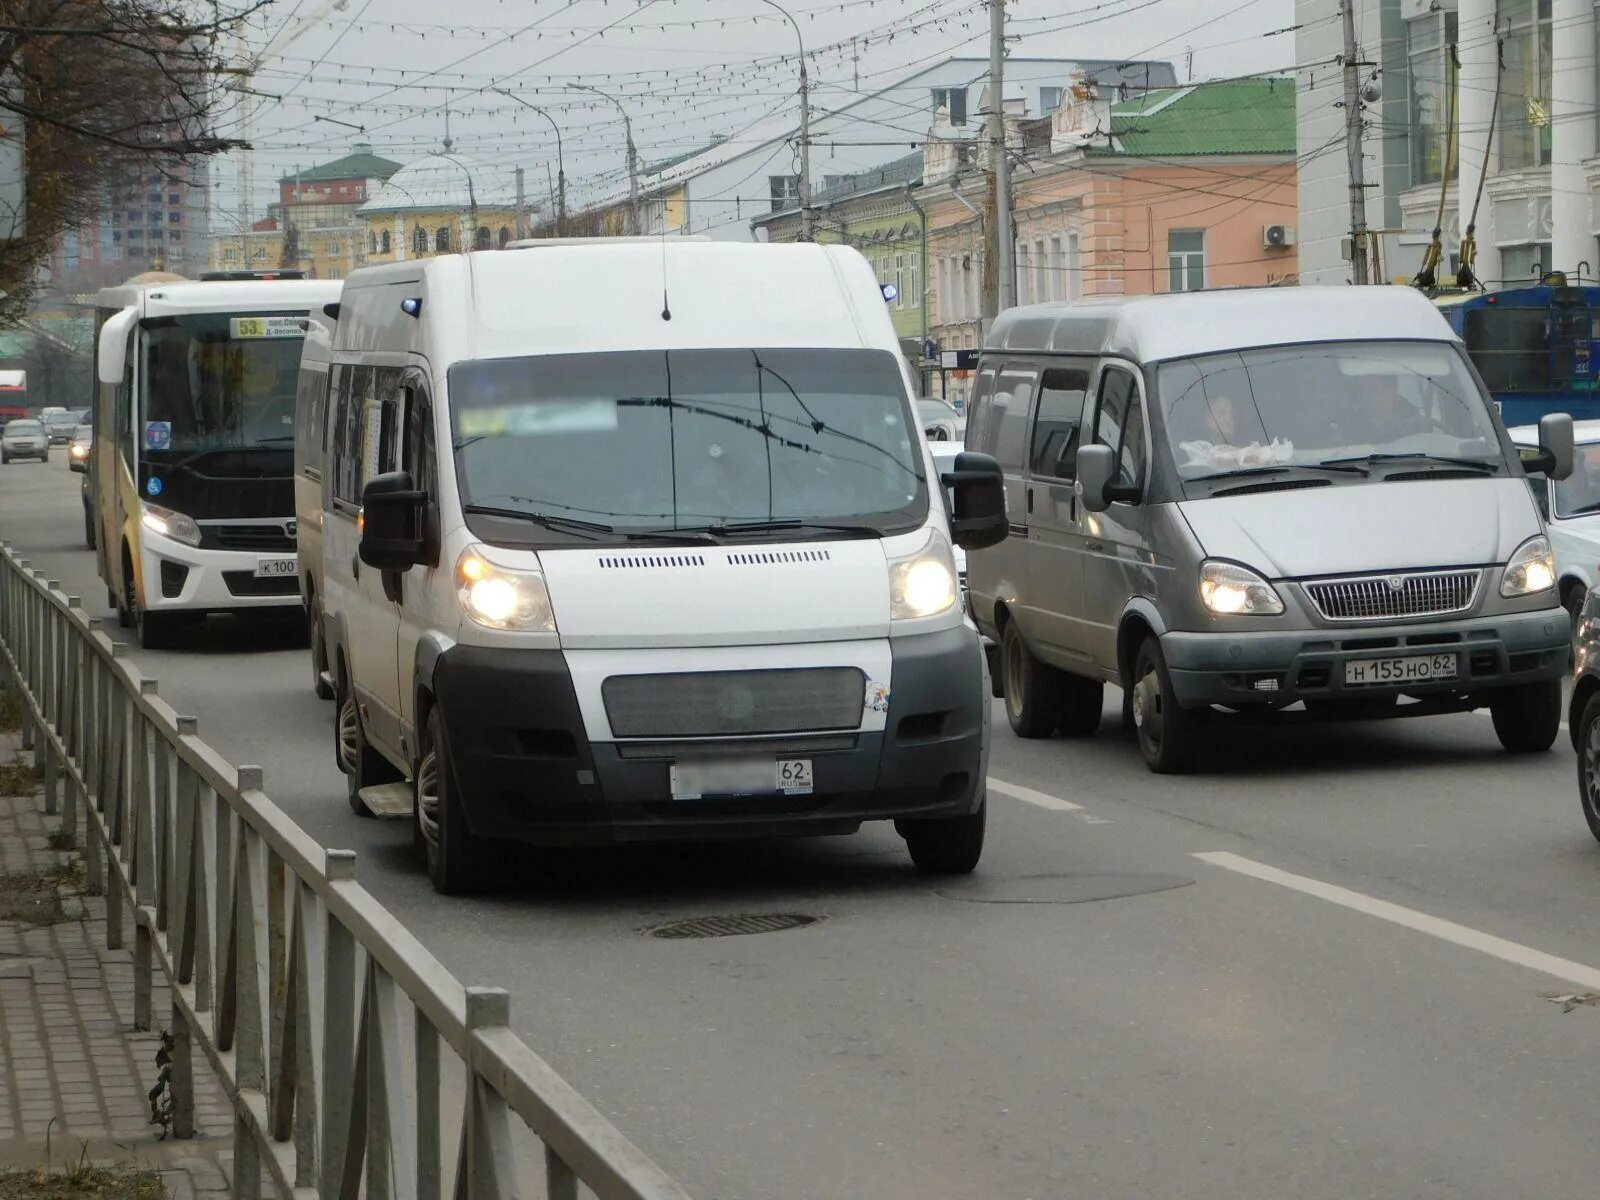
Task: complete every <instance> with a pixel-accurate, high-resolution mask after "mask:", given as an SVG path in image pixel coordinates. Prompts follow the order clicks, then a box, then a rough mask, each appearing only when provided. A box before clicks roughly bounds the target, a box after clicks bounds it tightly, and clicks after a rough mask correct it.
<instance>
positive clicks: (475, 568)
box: [456, 547, 556, 633]
mask: <svg viewBox="0 0 1600 1200" xmlns="http://www.w3.org/2000/svg"><path fill="white" fill-rule="evenodd" d="M456 595H457V596H458V597H460V600H461V607H462V610H463V611H465V612H466V614H467V616H468V617H470V618H471V619H472V620H473V622H474V623H475V624H478V625H482V626H485V627H486V628H489V629H510V630H516V631H518V632H523V633H554V632H555V628H556V618H555V611H554V609H552V608H551V606H550V591H549V589H548V588H546V587H545V582H544V576H543V575H542V574H540V573H539V572H537V571H515V570H511V569H509V568H506V567H502V566H499V565H497V564H495V563H492V562H490V561H489V560H488V559H487V558H485V557H484V556H483V555H482V554H481V553H480V552H479V551H478V549H477V548H476V547H474V548H472V549H470V550H468V551H466V552H465V553H464V554H462V556H461V557H460V558H459V559H458V560H457V561H456Z"/></svg>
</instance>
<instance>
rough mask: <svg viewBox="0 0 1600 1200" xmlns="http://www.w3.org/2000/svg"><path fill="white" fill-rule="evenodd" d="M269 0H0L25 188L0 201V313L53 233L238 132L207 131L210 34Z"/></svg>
mask: <svg viewBox="0 0 1600 1200" xmlns="http://www.w3.org/2000/svg"><path fill="white" fill-rule="evenodd" d="M268 3H270V0H242V2H236V3H233V4H231V5H226V6H225V5H224V3H223V0H210V2H209V3H206V4H202V3H200V0H0V84H3V86H0V123H10V122H13V121H15V120H17V119H18V118H21V119H22V121H23V122H25V123H26V126H27V142H26V149H25V156H26V176H27V199H26V220H25V222H24V223H23V224H24V227H23V232H22V236H20V237H18V236H15V229H16V223H17V214H15V213H12V212H8V211H3V210H0V324H8V323H11V322H14V321H15V320H17V319H18V318H19V317H20V315H21V313H22V312H24V311H25V310H26V306H27V303H28V300H29V298H30V295H31V292H32V290H33V283H34V279H35V276H36V275H37V273H38V269H39V267H40V266H41V264H43V263H44V262H45V261H46V259H47V258H48V256H49V254H50V251H51V248H52V247H53V246H54V245H55V243H56V241H57V239H58V238H60V236H61V235H62V234H63V233H66V232H67V231H68V230H71V229H75V228H78V227H80V226H82V225H84V224H86V223H88V222H89V221H91V220H93V219H94V218H95V217H97V216H98V215H99V214H100V212H101V211H102V209H103V208H104V207H105V205H106V204H107V202H108V200H109V198H110V196H112V195H114V194H116V193H117V192H118V190H119V188H121V187H123V186H124V185H128V186H131V183H132V180H134V179H136V178H137V179H138V180H140V181H141V183H142V181H143V180H145V179H146V178H148V177H149V176H150V175H152V174H158V175H160V176H162V177H165V178H167V179H174V180H176V179H180V178H183V177H184V175H185V173H186V172H187V170H188V168H189V166H190V165H191V164H193V163H195V162H197V161H198V160H199V159H201V158H204V157H205V156H207V155H211V154H217V153H220V152H222V151H224V150H228V149H232V148H234V147H235V146H238V145H239V144H240V143H238V142H236V141H232V140H230V139H228V138H225V137H222V136H220V135H218V133H217V132H216V126H217V121H218V118H219V117H220V116H222V115H224V114H222V113H219V112H218V111H217V106H218V98H219V94H220V90H219V89H218V87H217V86H216V84H217V80H218V76H219V73H221V72H222V71H223V69H224V68H223V64H222V60H221V45H222V41H223V39H224V38H225V37H226V36H227V35H228V34H230V33H231V32H232V31H233V30H234V29H235V28H236V27H237V26H238V23H239V22H240V21H242V20H244V18H246V17H247V16H249V15H250V14H252V13H254V12H257V11H259V10H260V9H262V8H263V7H265V6H266V5H267V4H268Z"/></svg>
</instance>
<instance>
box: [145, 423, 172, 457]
mask: <svg viewBox="0 0 1600 1200" xmlns="http://www.w3.org/2000/svg"><path fill="white" fill-rule="evenodd" d="M144 448H145V449H146V450H170V449H172V422H171V421H146V422H145V423H144Z"/></svg>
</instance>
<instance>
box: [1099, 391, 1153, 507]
mask: <svg viewBox="0 0 1600 1200" xmlns="http://www.w3.org/2000/svg"><path fill="white" fill-rule="evenodd" d="M1094 440H1095V441H1096V442H1097V443H1098V444H1100V445H1102V446H1110V447H1111V449H1113V450H1114V451H1116V454H1117V467H1118V470H1117V480H1116V481H1117V482H1118V483H1121V484H1128V485H1136V484H1138V483H1140V482H1142V481H1143V479H1144V466H1145V460H1144V407H1143V405H1141V404H1140V402H1139V385H1138V382H1137V381H1136V380H1135V379H1134V377H1133V376H1132V375H1131V374H1130V373H1129V372H1128V371H1126V370H1125V369H1123V368H1122V367H1107V368H1106V370H1105V373H1104V374H1102V375H1101V376H1100V404H1099V408H1098V410H1097V411H1096V413H1095V426H1094Z"/></svg>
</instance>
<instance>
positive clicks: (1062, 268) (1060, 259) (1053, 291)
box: [1046, 235, 1067, 300]
mask: <svg viewBox="0 0 1600 1200" xmlns="http://www.w3.org/2000/svg"><path fill="white" fill-rule="evenodd" d="M1047 257H1048V259H1049V262H1048V264H1047V267H1046V270H1047V271H1048V272H1049V283H1048V286H1049V289H1050V299H1052V300H1060V299H1061V298H1062V297H1063V296H1065V295H1067V291H1066V286H1067V274H1066V269H1067V264H1066V260H1065V257H1064V256H1063V254H1062V250H1061V238H1060V235H1057V236H1055V237H1052V238H1051V239H1050V250H1049V252H1048V255H1047Z"/></svg>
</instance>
